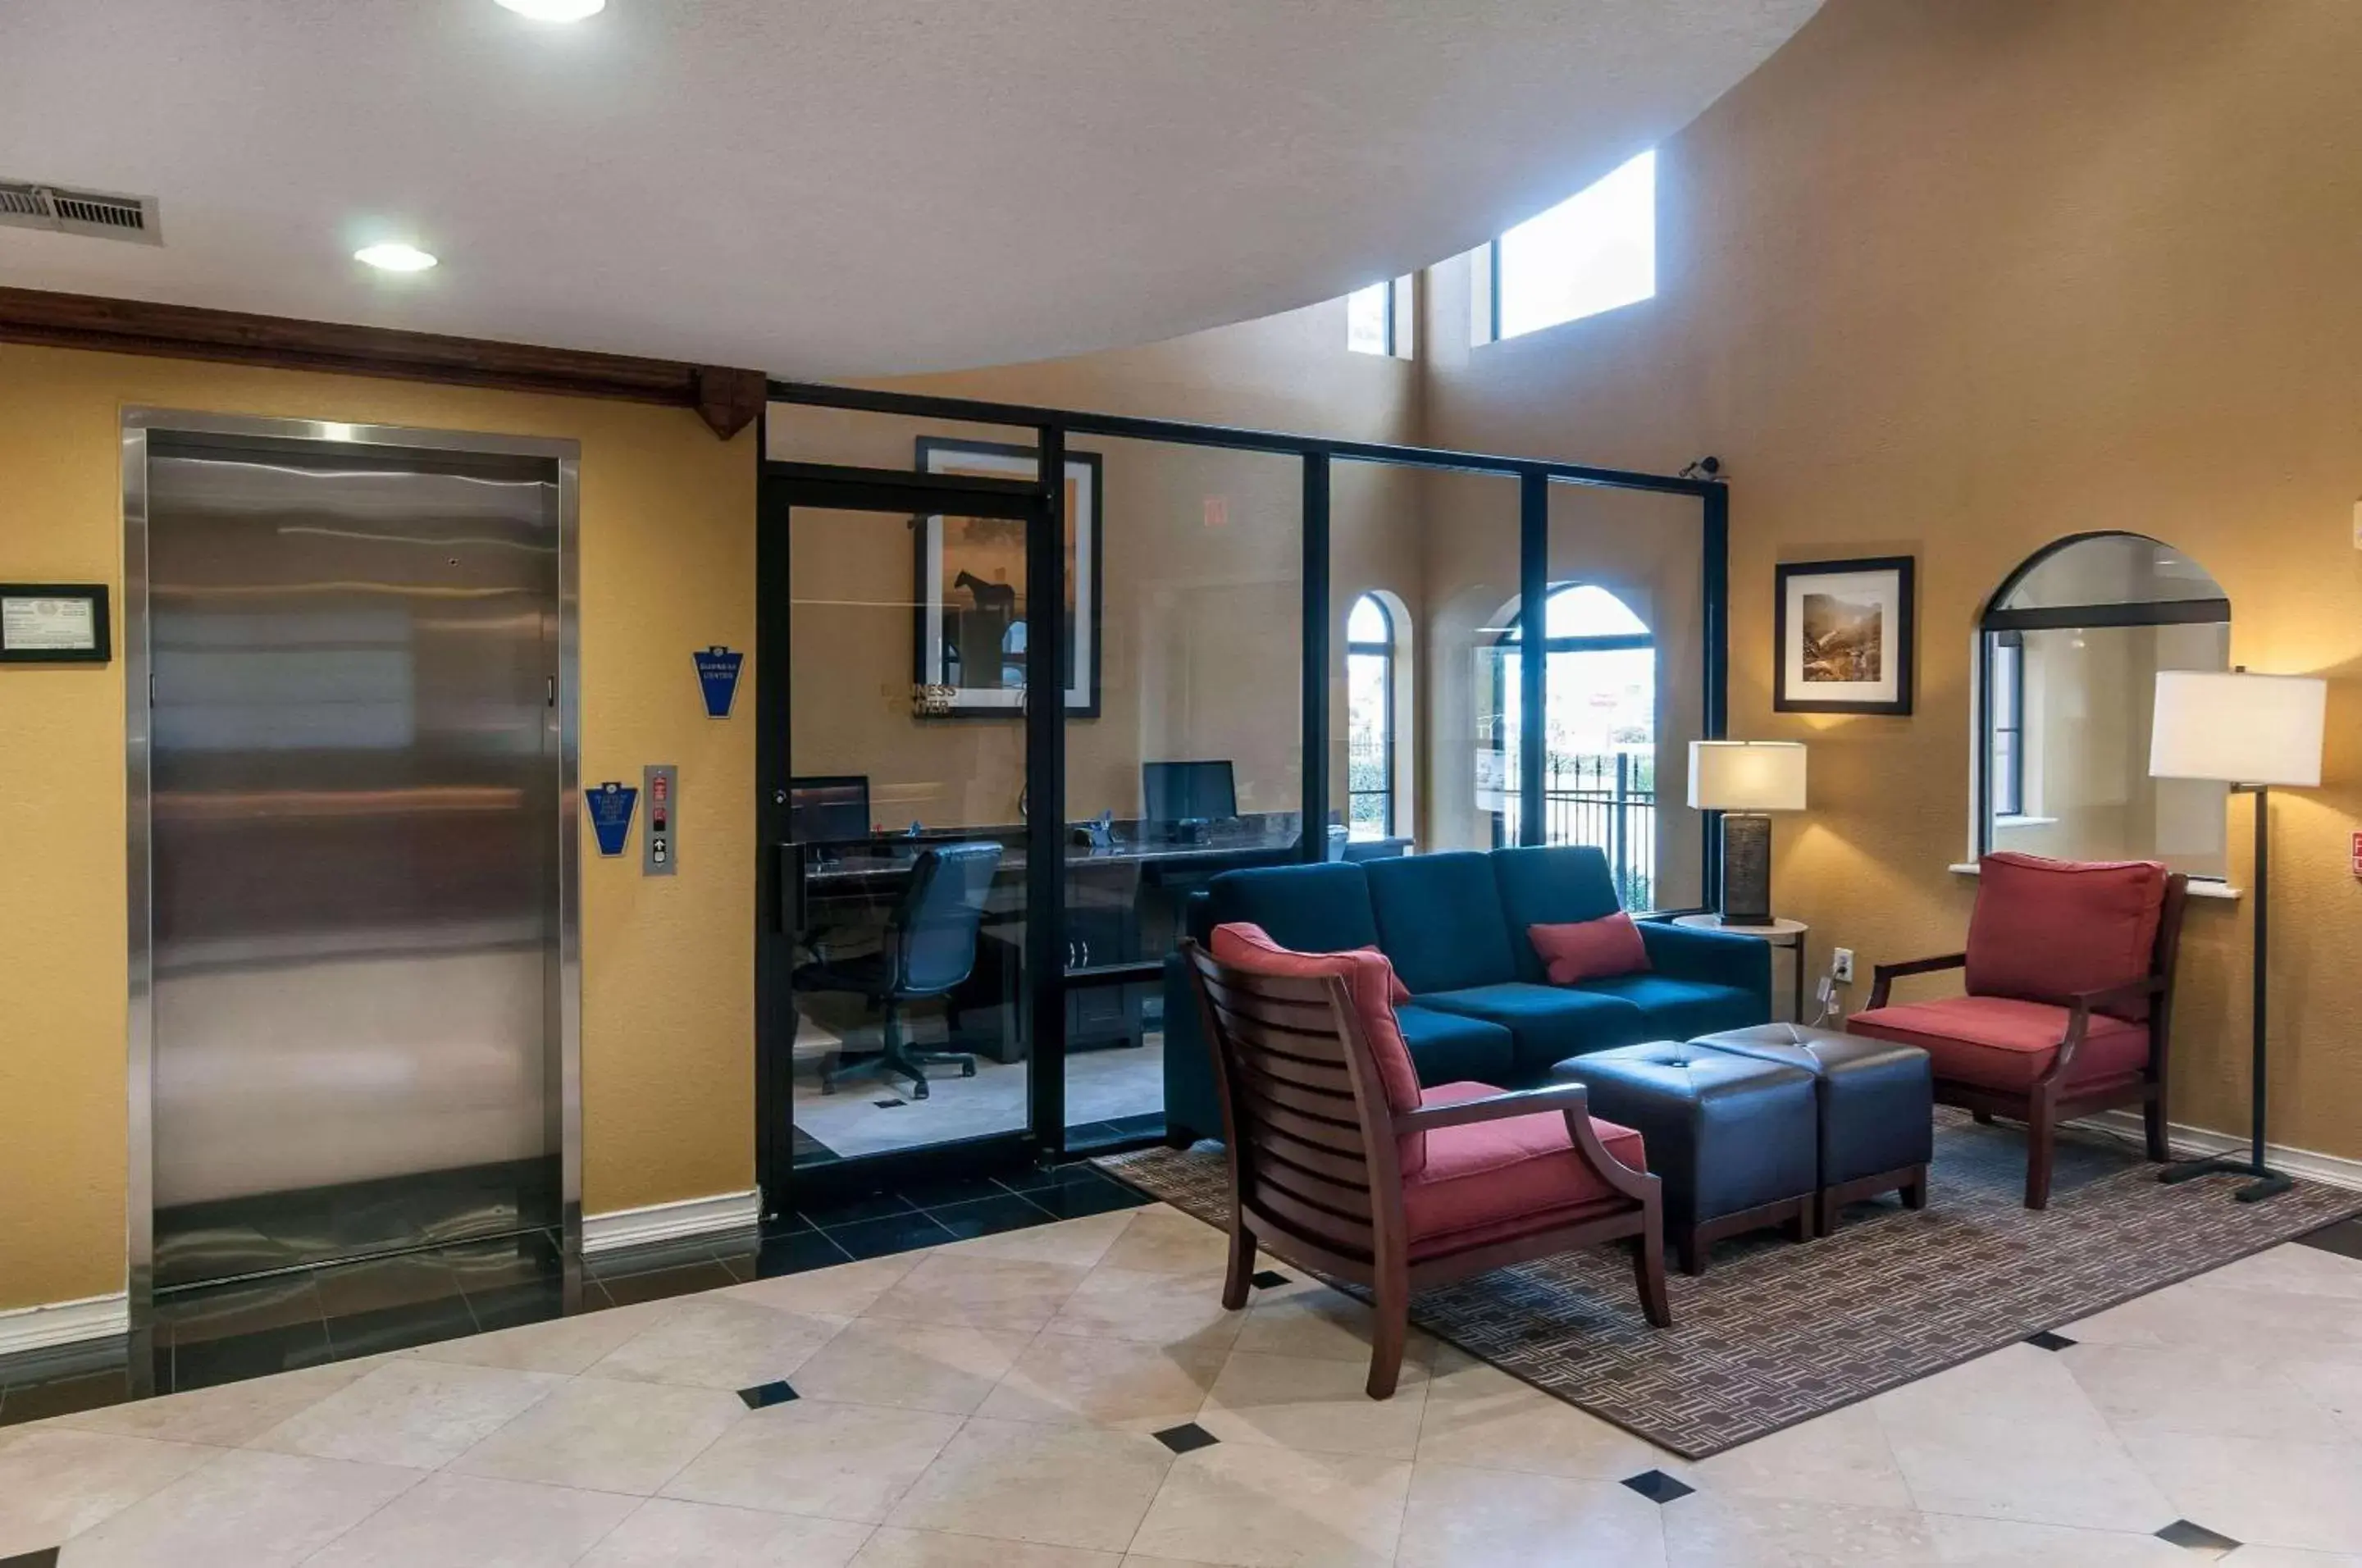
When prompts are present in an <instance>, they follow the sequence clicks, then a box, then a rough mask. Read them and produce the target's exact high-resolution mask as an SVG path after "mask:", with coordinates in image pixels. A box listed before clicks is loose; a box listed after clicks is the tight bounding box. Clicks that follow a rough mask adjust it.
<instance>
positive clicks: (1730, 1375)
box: [1098, 1109, 2362, 1459]
mask: <svg viewBox="0 0 2362 1568" xmlns="http://www.w3.org/2000/svg"><path fill="white" fill-rule="evenodd" d="M1098 1165H1099V1166H1100V1167H1101V1168H1102V1169H1104V1170H1106V1171H1107V1172H1108V1173H1109V1175H1111V1176H1116V1177H1117V1178H1118V1179H1120V1180H1121V1181H1125V1182H1128V1183H1130V1184H1131V1186H1133V1187H1138V1188H1140V1189H1141V1190H1142V1191H1144V1192H1147V1193H1149V1194H1151V1195H1152V1196H1153V1197H1156V1198H1163V1199H1164V1201H1166V1202H1168V1203H1171V1204H1173V1205H1174V1206H1175V1207H1176V1208H1179V1209H1186V1210H1187V1211H1188V1212H1189V1213H1191V1214H1194V1215H1196V1216H1197V1217H1198V1218H1199V1219H1201V1220H1206V1221H1207V1222H1209V1224H1213V1225H1216V1226H1220V1225H1222V1224H1224V1223H1225V1217H1226V1214H1227V1204H1228V1199H1227V1197H1226V1193H1227V1178H1226V1175H1225V1170H1224V1165H1223V1160H1222V1154H1221V1151H1220V1148H1218V1147H1215V1146H1212V1145H1204V1144H1201V1145H1199V1146H1198V1148H1196V1149H1193V1150H1189V1151H1187V1152H1184V1153H1176V1152H1174V1151H1172V1150H1166V1149H1150V1150H1144V1151H1142V1152H1140V1153H1138V1154H1119V1155H1113V1156H1109V1157H1108V1158H1105V1159H1102V1160H1100V1161H1098ZM2155 1172H2156V1167H2155V1166H2153V1165H2147V1164H2146V1163H2144V1162H2143V1161H2142V1160H2141V1158H2140V1156H2139V1153H2138V1151H2137V1150H2136V1149H2134V1148H2132V1147H2130V1146H2128V1145H2126V1144H2124V1143H2118V1142H2116V1141H2115V1140H2114V1139H2112V1138H2109V1137H2105V1136H2102V1135H2099V1134H2096V1133H2093V1134H2084V1133H2081V1132H2077V1133H2070V1134H2062V1135H2061V1137H2060V1139H2059V1145H2058V1176H2057V1180H2056V1184H2055V1186H2054V1187H2053V1190H2052V1194H2051V1198H2050V1208H2049V1209H2047V1211H2045V1212H2043V1213H2039V1214H2036V1213H2032V1212H2029V1211H2028V1210H2027V1209H2025V1207H2024V1206H2023V1201H2022V1200H2023V1197H2024V1189H2025V1135H2024V1133H2023V1132H2021V1131H2019V1130H2017V1129H2014V1128H2012V1127H2010V1126H2008V1125H2007V1124H2005V1123H2004V1124H2001V1125H1997V1126H1992V1127H1980V1126H1978V1125H1977V1124H1976V1123H1975V1122H1974V1121H1971V1120H1970V1118H1969V1116H1968V1115H1967V1113H1965V1112H1963V1111H1957V1110H1948V1109H1946V1110H1938V1111H1937V1122H1936V1165H1935V1168H1934V1171H1933V1172H1932V1174H1931V1176H1930V1181H1929V1187H1928V1202H1927V1207H1926V1209H1923V1210H1921V1211H1920V1212H1918V1213H1912V1212H1910V1211H1908V1210H1906V1209H1903V1208H1902V1207H1901V1205H1900V1204H1898V1203H1896V1202H1895V1201H1894V1200H1893V1199H1891V1198H1890V1199H1886V1200H1884V1201H1882V1202H1873V1203H1864V1204H1857V1205H1854V1206H1853V1207H1851V1208H1849V1209H1847V1210H1846V1211H1845V1216H1844V1220H1843V1222H1842V1223H1841V1225H1840V1226H1839V1228H1838V1231H1837V1233H1836V1234H1835V1235H1833V1236H1827V1237H1824V1238H1822V1239H1821V1240H1819V1241H1816V1242H1811V1243H1809V1244H1807V1245H1803V1246H1799V1245H1796V1244H1795V1243H1794V1242H1785V1241H1783V1240H1781V1239H1780V1237H1779V1235H1778V1233H1777V1232H1773V1231H1766V1232H1764V1233H1763V1234H1762V1235H1761V1236H1760V1237H1741V1238H1737V1239H1734V1240H1732V1241H1729V1242H1724V1243H1723V1244H1722V1245H1721V1246H1719V1247H1717V1248H1716V1251H1715V1254H1714V1258H1713V1266H1712V1267H1711V1268H1710V1269H1709V1270H1708V1271H1707V1273H1706V1275H1705V1277H1704V1278H1703V1279H1691V1278H1689V1277H1687V1276H1685V1275H1681V1274H1678V1273H1676V1274H1674V1275H1672V1306H1673V1322H1674V1327H1673V1328H1672V1329H1671V1330H1666V1331H1658V1330H1652V1329H1650V1327H1649V1326H1648V1323H1647V1321H1646V1320H1644V1319H1642V1317H1641V1316H1640V1309H1639V1300H1638V1299H1637V1297H1635V1295H1634V1292H1633V1288H1632V1268H1631V1260H1630V1255H1629V1253H1628V1252H1627V1251H1626V1250H1625V1249H1624V1248H1623V1247H1621V1246H1618V1247H1613V1248H1600V1249H1593V1250H1590V1251H1585V1252H1576V1253H1562V1254H1560V1255H1559V1256H1557V1257H1552V1258H1545V1259H1543V1260H1541V1261H1540V1262H1536V1263H1529V1264H1518V1265H1517V1266H1515V1267H1512V1268H1504V1269H1496V1270H1495V1271H1494V1272H1492V1273H1490V1274H1485V1275H1477V1276H1475V1277H1473V1278H1472V1279H1467V1280H1462V1281H1461V1282H1459V1283H1457V1284H1454V1285H1449V1286H1443V1287H1441V1288H1440V1289H1436V1290H1430V1291H1428V1292H1426V1293H1424V1294H1423V1295H1420V1296H1418V1297H1416V1298H1414V1299H1413V1301H1412V1302H1411V1320H1412V1321H1413V1322H1415V1323H1417V1324H1418V1326H1419V1327H1420V1328H1422V1329H1425V1330H1427V1331H1429V1332H1430V1333H1433V1334H1435V1335H1437V1336H1439V1337H1440V1338H1442V1339H1445V1340H1448V1341H1450V1342H1451V1343H1453V1344H1455V1345H1458V1346H1459V1347H1460V1348H1461V1349H1462V1350H1464V1351H1467V1352H1468V1353H1470V1354H1472V1355H1475V1356H1479V1357H1482V1358H1483V1359H1484V1360H1485V1361H1489V1362H1491V1363H1493V1364H1495V1365H1496V1366H1498V1367H1500V1368H1502V1369H1503V1370H1504V1371H1507V1372H1509V1373H1512V1374H1514V1375H1517V1376H1518V1377H1520V1378H1523V1379H1524V1380H1525V1381H1526V1382H1528V1383H1530V1384H1532V1385H1533V1386H1536V1387H1537V1388H1540V1389H1543V1390H1545V1391H1547V1392H1549V1393H1551V1394H1554V1395H1556V1396H1557V1397H1560V1398H1562V1399H1564V1400H1566V1401H1568V1402H1569V1403H1570V1404H1574V1405H1579V1406H1581V1407H1583V1408H1584V1409H1586V1410H1589V1411H1591V1412H1592V1413H1593V1414H1594V1415H1596V1416H1600V1417H1602V1418H1604V1419H1607V1420H1610V1421H1613V1422H1615V1423H1616V1424H1617V1426H1619V1427H1622V1428H1624V1429H1626V1430H1628V1431H1631V1432H1633V1433H1635V1434H1637V1435H1638V1436H1640V1437H1643V1438H1646V1439H1647V1440H1649V1441H1650V1442H1653V1443H1656V1444H1658V1445H1659V1446H1661V1447H1663V1448H1668V1449H1671V1450H1672V1452H1675V1453H1677V1454H1680V1455H1682V1456H1683V1458H1686V1459H1703V1458H1705V1457H1706V1456H1707V1455H1708V1454H1712V1453H1717V1452H1721V1451H1722V1450H1724V1449H1727V1448H1730V1447H1733V1446H1735V1445H1737V1444H1738V1443H1742V1442H1746V1441H1749V1440H1750V1439H1753V1438H1759V1437H1762V1436H1764V1435H1765V1434H1767V1433H1770V1432H1775V1431H1778V1430H1780V1429H1781V1428H1783V1427H1787V1426H1793V1425H1794V1424H1795V1423H1796V1422H1798V1421H1803V1420H1807V1419H1811V1418H1812V1417H1814V1416H1818V1415H1821V1414H1824V1413H1825V1412H1827V1411H1829V1410H1833V1409H1836V1408H1838V1407H1839V1406H1841V1405H1849V1404H1851V1403H1853V1402H1854V1401H1855V1400H1857V1399H1863V1398H1867V1397H1870V1396H1871V1395H1872V1394H1876V1393H1879V1392H1881V1391H1882V1390H1884V1389H1888V1388H1892V1387H1894V1386H1897V1385H1898V1384H1903V1383H1908V1382H1911V1381H1912V1380H1913V1379H1915V1378H1920V1377H1925V1376H1926V1375H1928V1374H1929V1373H1932V1372H1937V1371H1941V1370H1942V1369H1943V1368H1945V1367H1947V1366H1950V1365H1953V1364H1956V1363H1959V1362H1962V1361H1966V1360H1968V1359H1970V1357H1973V1356H1978V1355H1982V1354H1984V1353H1987V1352H1989V1351H1992V1350H1997V1349H1999V1348H2001V1347H2002V1346H2003V1345H2006V1344H2010V1343H2012V1342H2015V1341H2018V1340H2022V1339H2025V1337H2026V1336H2027V1335H2029V1334H2035V1333H2039V1332H2041V1331H2044V1330H2047V1329H2056V1328H2058V1327H2061V1326H2062V1325H2065V1324H2068V1323H2071V1322H2073V1321H2074V1320H2077V1319H2079V1318H2087V1317H2090V1316H2091V1315H2092V1314H2093V1313H2095V1312H2098V1311H2100V1310H2101V1309H2103V1308H2107V1307H2112V1306H2114V1305H2115V1304H2116V1303H2117V1302H2120V1301H2123V1300H2125V1299H2127V1298H2129V1297H2134V1296H2138V1295H2141V1294H2142V1293H2144V1292H2146V1291H2149V1290H2154V1289H2156V1288H2157V1287H2158V1286H2163V1285H2169V1284H2172V1283H2173V1282H2174V1281H2176V1280H2180V1279H2186V1278H2188V1277H2189V1276H2190V1275H2194V1274H2200V1273H2203V1272H2204V1271H2206V1270H2208V1269H2212V1268H2217V1267H2220V1266H2221V1265H2222V1264H2227V1263H2230V1262H2232V1261H2233V1260H2234V1259H2236V1258H2240V1257H2244V1256H2246V1254H2247V1253H2253V1252H2257V1251H2260V1250H2262V1249H2263V1248H2265V1247H2268V1246H2271V1245H2273V1244H2275V1243H2277V1242H2284V1241H2287V1240H2289V1239H2290V1237H2293V1236H2299V1235H2302V1234H2303V1233H2304V1232H2306V1231H2311V1230H2313V1229H2316V1228H2318V1227H2320V1226H2323V1225H2326V1224H2329V1223H2331V1222H2332V1221H2334V1220H2342V1219H2345V1218H2346V1217H2347V1216H2349V1215H2352V1214H2354V1213H2356V1212H2362V1194H2356V1193H2353V1192H2349V1191H2346V1190H2345V1189H2343V1188H2340V1187H2324V1186H2323V1185H2321V1184H2320V1183H2317V1182H2301V1183H2299V1184H2298V1185H2297V1187H2296V1189H2295V1190H2294V1191H2293V1192H2290V1193H2289V1194H2287V1195H2286V1196H2284V1197H2281V1198H2274V1199H2272V1200H2271V1201H2269V1202H2268V1203H2257V1204H2246V1203H2235V1202H2233V1201H2232V1200H2231V1197H2230V1194H2231V1190H2232V1188H2234V1187H2236V1186H2238V1185H2239V1179H2240V1178H2237V1177H2231V1176H2208V1177H2204V1178H2202V1179H2201V1180H2198V1181H2194V1182H2190V1183H2187V1184H2185V1185H2183V1186H2180V1187H2165V1186H2162V1185H2160V1184H2159V1183H2158V1180H2157V1178H2156V1175H2155ZM1356 1294H1360V1292H1358V1291H1357V1292H1356Z"/></svg>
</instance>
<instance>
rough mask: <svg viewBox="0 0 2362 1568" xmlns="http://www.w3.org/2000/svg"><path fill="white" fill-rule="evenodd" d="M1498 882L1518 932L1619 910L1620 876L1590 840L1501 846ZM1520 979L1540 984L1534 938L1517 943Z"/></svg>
mask: <svg viewBox="0 0 2362 1568" xmlns="http://www.w3.org/2000/svg"><path fill="white" fill-rule="evenodd" d="M1490 858H1491V860H1492V862H1493V883H1494V887H1495V888H1496V889H1497V890H1498V892H1499V894H1500V899H1501V914H1502V918H1503V919H1505V920H1506V921H1507V922H1508V926H1509V930H1510V931H1511V932H1512V933H1522V932H1524V931H1526V930H1527V929H1528V928H1529V927H1531V926H1537V925H1572V924H1573V923H1575V922H1579V921H1591V920H1597V919H1599V918H1600V917H1601V916H1603V915H1610V914H1614V913H1616V912H1617V911H1618V910H1620V909H1621V908H1622V907H1623V906H1622V903H1621V902H1620V900H1617V897H1616V878H1614V877H1612V876H1610V875H1609V874H1608V870H1607V856H1606V855H1604V854H1602V853H1601V852H1600V851H1599V850H1598V848H1596V847H1595V846H1594V845H1587V844H1565V845H1556V844H1554V845H1520V846H1519V847H1518V848H1514V849H1496V850H1495V851H1494V852H1493V853H1492V855H1491V856H1490ZM1517 949H1518V951H1517V955H1516V956H1517V960H1518V979H1521V980H1530V981H1533V982H1535V983H1537V984H1539V983H1540V981H1541V980H1542V978H1543V974H1544V968H1545V965H1544V960H1543V958H1542V957H1541V956H1540V955H1538V954H1537V953H1536V952H1535V951H1534V949H1533V946H1532V944H1530V943H1523V942H1521V943H1518V944H1517Z"/></svg>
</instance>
